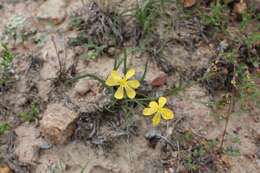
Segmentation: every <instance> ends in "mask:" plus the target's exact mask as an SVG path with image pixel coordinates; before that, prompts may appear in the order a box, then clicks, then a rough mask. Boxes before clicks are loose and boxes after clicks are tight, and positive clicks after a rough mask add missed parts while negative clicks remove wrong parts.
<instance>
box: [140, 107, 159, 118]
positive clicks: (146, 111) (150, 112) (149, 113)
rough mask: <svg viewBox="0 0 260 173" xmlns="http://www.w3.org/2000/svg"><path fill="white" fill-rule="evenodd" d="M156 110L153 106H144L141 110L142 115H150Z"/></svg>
mask: <svg viewBox="0 0 260 173" xmlns="http://www.w3.org/2000/svg"><path fill="white" fill-rule="evenodd" d="M156 111H157V109H155V108H144V110H143V114H144V115H146V116H147V115H152V114H154V113H155V112H156Z"/></svg>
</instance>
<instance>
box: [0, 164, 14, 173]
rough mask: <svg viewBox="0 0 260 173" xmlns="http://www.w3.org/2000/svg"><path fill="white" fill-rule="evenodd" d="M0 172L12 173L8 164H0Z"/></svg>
mask: <svg viewBox="0 0 260 173" xmlns="http://www.w3.org/2000/svg"><path fill="white" fill-rule="evenodd" d="M0 173H12V170H11V169H10V167H9V166H8V165H0Z"/></svg>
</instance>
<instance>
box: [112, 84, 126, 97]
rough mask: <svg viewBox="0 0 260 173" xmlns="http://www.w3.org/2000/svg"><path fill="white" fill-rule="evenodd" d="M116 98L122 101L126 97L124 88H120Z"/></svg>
mask: <svg viewBox="0 0 260 173" xmlns="http://www.w3.org/2000/svg"><path fill="white" fill-rule="evenodd" d="M114 96H115V98H116V99H119V100H120V99H122V98H123V97H124V88H123V87H122V86H120V87H118V89H117V90H116V93H115V95H114Z"/></svg>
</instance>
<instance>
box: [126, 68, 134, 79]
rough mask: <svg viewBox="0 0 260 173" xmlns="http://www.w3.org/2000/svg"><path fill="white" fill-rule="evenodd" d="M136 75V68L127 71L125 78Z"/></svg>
mask: <svg viewBox="0 0 260 173" xmlns="http://www.w3.org/2000/svg"><path fill="white" fill-rule="evenodd" d="M134 75H135V70H134V69H130V70H128V71H127V73H126V75H125V78H126V79H130V78H131V77H133V76H134Z"/></svg>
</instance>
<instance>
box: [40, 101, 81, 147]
mask: <svg viewBox="0 0 260 173" xmlns="http://www.w3.org/2000/svg"><path fill="white" fill-rule="evenodd" d="M42 117H43V118H42V120H41V121H40V129H41V133H42V135H43V136H44V137H45V138H46V139H47V140H48V141H49V142H50V143H52V144H63V143H66V142H67V141H68V139H69V137H70V136H71V135H72V134H73V130H74V121H75V120H76V118H77V117H78V114H77V113H75V112H73V111H71V110H70V109H68V108H66V107H65V106H63V105H62V104H57V103H54V104H50V105H48V107H47V110H46V111H45V112H44V114H43V116H42Z"/></svg>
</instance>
